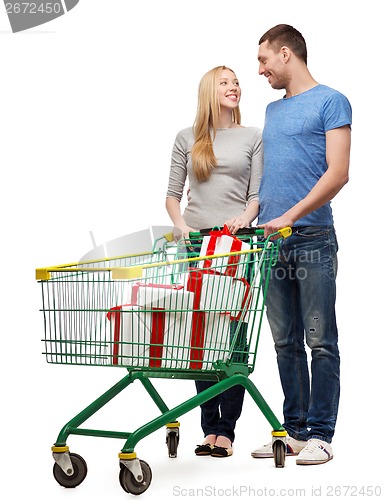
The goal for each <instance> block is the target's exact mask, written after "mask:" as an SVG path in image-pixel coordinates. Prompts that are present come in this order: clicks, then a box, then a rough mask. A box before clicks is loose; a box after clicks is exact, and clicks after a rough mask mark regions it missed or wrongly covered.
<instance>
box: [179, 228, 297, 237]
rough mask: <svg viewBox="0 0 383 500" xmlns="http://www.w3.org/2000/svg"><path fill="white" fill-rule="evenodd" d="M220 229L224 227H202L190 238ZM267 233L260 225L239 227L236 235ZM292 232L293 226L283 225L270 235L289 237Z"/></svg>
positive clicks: (192, 233) (206, 234)
mask: <svg viewBox="0 0 383 500" xmlns="http://www.w3.org/2000/svg"><path fill="white" fill-rule="evenodd" d="M216 229H217V230H220V229H222V228H215V227H213V228H205V229H200V230H199V231H192V232H190V233H189V238H200V237H201V236H208V235H209V233H210V232H211V231H214V230H216ZM264 234H265V231H264V229H263V228H260V227H243V228H241V229H238V231H237V232H236V233H235V235H240V236H243V235H249V236H254V235H255V236H263V235H264ZM291 234H292V229H291V227H283V228H281V229H279V230H278V231H277V232H276V233H273V234H271V235H270V236H280V237H282V238H288V237H289V236H291Z"/></svg>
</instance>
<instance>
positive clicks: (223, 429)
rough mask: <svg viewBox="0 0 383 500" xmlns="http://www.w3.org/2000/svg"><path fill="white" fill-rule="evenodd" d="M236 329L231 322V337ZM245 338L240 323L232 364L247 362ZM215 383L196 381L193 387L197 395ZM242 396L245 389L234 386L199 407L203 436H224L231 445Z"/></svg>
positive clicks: (235, 325) (245, 334) (245, 329)
mask: <svg viewBox="0 0 383 500" xmlns="http://www.w3.org/2000/svg"><path fill="white" fill-rule="evenodd" d="M236 328H237V323H236V322H235V321H233V322H232V323H231V325H230V331H231V334H232V335H234V332H235V331H236ZM246 337H247V324H246V323H242V324H241V326H240V328H239V332H238V337H237V341H236V346H238V347H237V348H238V351H237V352H236V351H235V349H234V352H233V354H232V361H233V362H234V363H242V364H246V363H247V361H248V354H247V350H248V346H247V343H246ZM216 383H217V382H211V381H203V380H196V382H195V385H196V389H197V393H200V392H202V391H204V390H205V389H207V388H209V387H211V386H212V385H214V384H216ZM244 396H245V388H244V387H243V386H242V385H235V386H233V387H231V388H230V389H227V390H226V391H224V392H222V393H221V394H218V396H216V397H214V398H212V399H209V401H206V402H205V403H203V404H202V405H201V427H202V431H203V433H204V436H207V435H208V434H216V435H217V436H225V437H227V438H229V439H230V441H231V442H232V443H233V442H234V438H235V432H234V429H235V426H236V423H237V420H238V419H239V417H240V416H241V413H242V406H243V399H244Z"/></svg>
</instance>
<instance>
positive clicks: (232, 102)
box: [218, 69, 241, 109]
mask: <svg viewBox="0 0 383 500" xmlns="http://www.w3.org/2000/svg"><path fill="white" fill-rule="evenodd" d="M218 97H219V104H220V106H221V108H229V109H235V108H237V107H238V105H239V101H240V99H241V87H240V86H239V82H238V80H237V77H236V76H235V74H234V73H233V72H232V71H230V70H229V69H224V70H222V73H221V79H220V83H219V85H218Z"/></svg>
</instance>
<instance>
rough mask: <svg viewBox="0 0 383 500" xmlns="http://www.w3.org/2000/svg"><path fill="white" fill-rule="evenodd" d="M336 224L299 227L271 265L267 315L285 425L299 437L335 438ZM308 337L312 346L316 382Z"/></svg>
mask: <svg viewBox="0 0 383 500" xmlns="http://www.w3.org/2000/svg"><path fill="white" fill-rule="evenodd" d="M337 250H338V244H337V240H336V235H335V231H334V228H333V227H332V226H330V227H302V228H298V227H297V228H294V232H293V234H292V235H291V236H290V237H289V238H287V239H286V240H283V241H282V243H281V247H280V252H279V258H278V262H277V264H276V266H275V267H272V269H271V275H270V281H269V287H268V290H267V296H266V306H267V318H268V321H269V324H270V328H271V332H272V335H273V339H274V345H275V350H276V353H277V363H278V369H279V375H280V379H281V384H282V389H283V393H284V398H285V399H284V404H283V415H284V424H283V425H284V427H285V429H286V430H287V432H288V433H289V435H290V436H291V437H293V438H295V439H299V440H307V439H310V438H318V439H322V440H323V441H326V442H328V443H331V440H332V437H333V435H334V430H335V423H336V419H337V413H338V404H339V393H340V381H339V365H340V358H339V350H338V330H337V324H336V317H335V295H336V289H335V278H336V273H337ZM305 341H306V344H307V346H308V347H309V349H310V350H311V386H310V373H309V368H308V363H307V355H306V348H305Z"/></svg>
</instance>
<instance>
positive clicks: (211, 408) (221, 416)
mask: <svg viewBox="0 0 383 500" xmlns="http://www.w3.org/2000/svg"><path fill="white" fill-rule="evenodd" d="M215 383H216V382H210V381H204V380H196V382H195V385H196V388H197V393H199V392H201V391H204V390H205V389H207V388H208V387H211V386H212V385H213V384H215ZM244 395H245V388H244V387H243V386H242V385H234V386H233V387H230V389H227V390H226V391H224V392H222V393H221V394H218V396H216V397H214V398H212V399H209V401H206V403H203V404H202V405H201V427H202V431H203V433H204V436H207V435H208V434H216V435H217V436H225V437H227V438H229V439H230V441H231V442H233V441H234V438H235V433H234V429H235V425H236V423H237V420H238V419H239V417H240V416H241V412H242V405H243V398H244Z"/></svg>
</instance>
